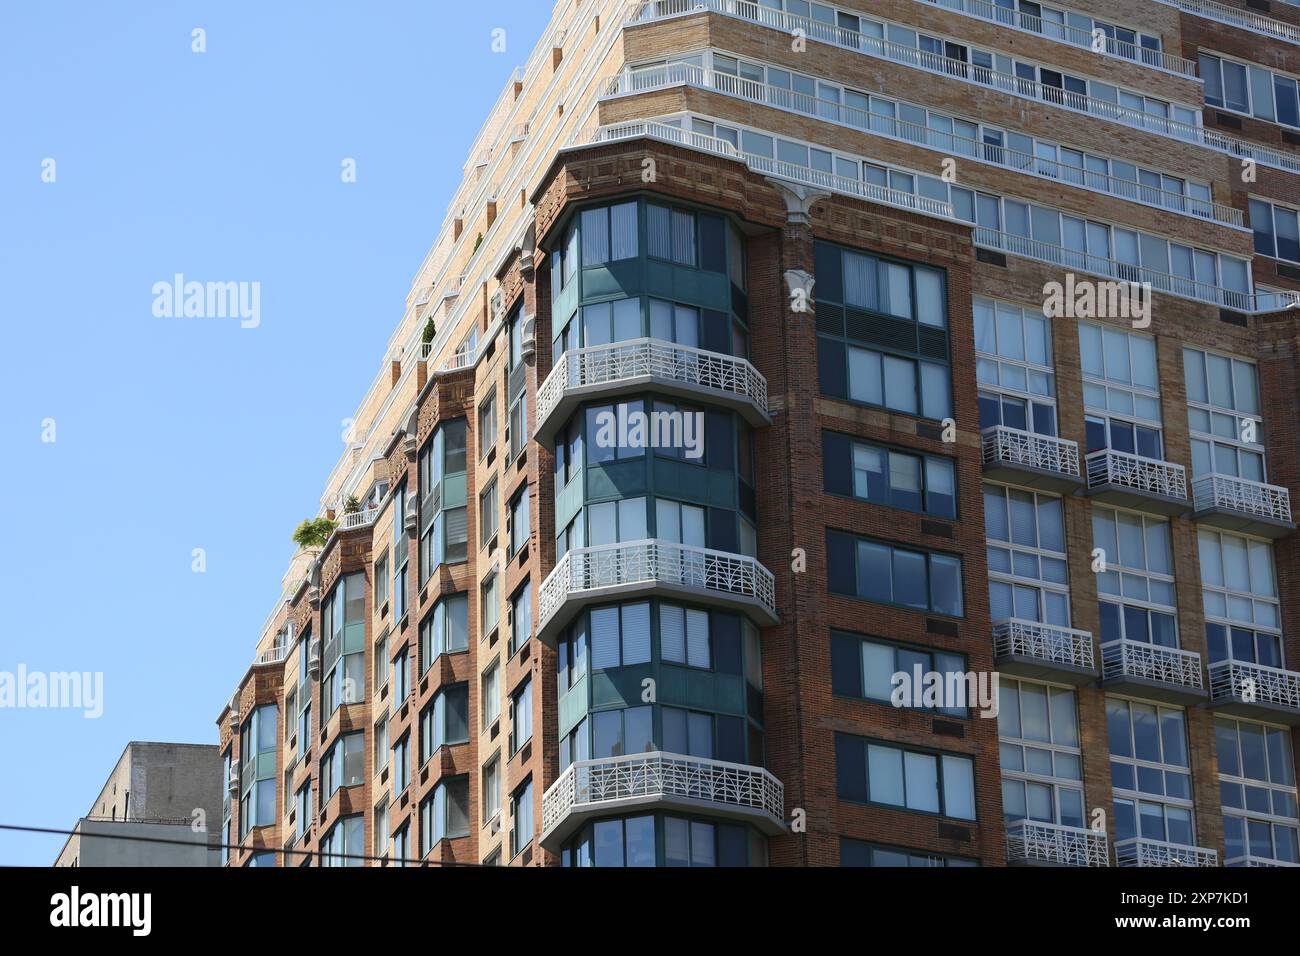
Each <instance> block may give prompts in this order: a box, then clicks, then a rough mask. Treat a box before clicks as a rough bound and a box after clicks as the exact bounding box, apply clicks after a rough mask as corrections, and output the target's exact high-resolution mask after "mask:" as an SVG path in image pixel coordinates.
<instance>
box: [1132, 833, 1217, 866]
mask: <svg viewBox="0 0 1300 956" xmlns="http://www.w3.org/2000/svg"><path fill="white" fill-rule="evenodd" d="M1115 863H1116V865H1118V866H1218V865H1219V854H1218V852H1217V851H1216V850H1207V849H1206V848H1204V847H1199V846H1184V845H1182V844H1181V843H1165V842H1164V841H1162V840H1146V839H1143V838H1142V837H1132V838H1130V839H1127V840H1119V841H1118V842H1116V844H1115Z"/></svg>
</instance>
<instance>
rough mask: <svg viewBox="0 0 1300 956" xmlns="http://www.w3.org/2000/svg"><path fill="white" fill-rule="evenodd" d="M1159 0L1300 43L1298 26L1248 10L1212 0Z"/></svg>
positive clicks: (1234, 24)
mask: <svg viewBox="0 0 1300 956" xmlns="http://www.w3.org/2000/svg"><path fill="white" fill-rule="evenodd" d="M1159 2H1160V3H1163V4H1167V5H1168V6H1171V7H1177V8H1178V9H1179V10H1183V11H1186V12H1187V13H1190V14H1193V15H1194V16H1198V17H1203V18H1204V19H1206V20H1214V21H1216V22H1217V23H1227V24H1229V25H1230V26H1234V27H1240V28H1241V29H1243V30H1251V31H1253V32H1255V33H1262V34H1264V36H1270V37H1276V38H1277V39H1279V40H1286V41H1288V42H1290V43H1300V27H1297V26H1293V25H1292V24H1290V23H1283V22H1282V21H1281V20H1274V19H1272V18H1271V17H1265V16H1261V15H1260V14H1258V13H1253V12H1251V11H1250V10H1240V9H1238V8H1237V7H1230V6H1228V5H1226V4H1223V3H1214V2H1213V0H1159Z"/></svg>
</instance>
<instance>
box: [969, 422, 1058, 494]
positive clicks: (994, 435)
mask: <svg viewBox="0 0 1300 956" xmlns="http://www.w3.org/2000/svg"><path fill="white" fill-rule="evenodd" d="M981 444H982V445H983V449H984V475H985V477H987V478H992V479H993V480H994V481H1012V482H1015V483H1016V484H1019V485H1025V486H1027V487H1030V488H1036V489H1040V490H1043V491H1055V492H1065V493H1067V494H1068V493H1069V492H1072V491H1075V490H1076V489H1078V488H1079V487H1081V486H1082V485H1083V479H1082V478H1081V477H1080V475H1079V445H1078V443H1077V442H1072V441H1070V440H1068V439H1065V438H1055V437H1053V436H1051V435H1037V434H1034V433H1033V432H1027V431H1021V430H1020V429H1018V428H1008V427H1007V426H1005V425H994V426H993V427H991V428H986V429H984V431H983V433H982V437H981Z"/></svg>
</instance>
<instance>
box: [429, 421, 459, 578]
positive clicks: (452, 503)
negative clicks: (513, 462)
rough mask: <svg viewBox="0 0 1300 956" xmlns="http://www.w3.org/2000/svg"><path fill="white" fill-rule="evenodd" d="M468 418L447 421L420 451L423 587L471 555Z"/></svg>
mask: <svg viewBox="0 0 1300 956" xmlns="http://www.w3.org/2000/svg"><path fill="white" fill-rule="evenodd" d="M467 440H468V437H467V427H466V423H465V419H463V418H462V419H457V420H456V421H450V422H445V423H444V424H442V425H440V426H439V427H438V430H437V431H435V432H434V434H433V438H432V439H431V440H430V441H429V442H428V443H426V444H425V446H424V450H423V451H422V452H421V453H420V586H421V587H423V586H424V584H425V582H426V581H428V580H429V578H430V576H431V575H432V574H433V572H434V569H436V568H437V567H438V566H439V565H442V564H457V563H459V562H461V561H465V560H466V559H467V558H468V551H469V548H468V534H469V525H468V513H467V509H466V505H465V494H466V468H467V464H466V442H467Z"/></svg>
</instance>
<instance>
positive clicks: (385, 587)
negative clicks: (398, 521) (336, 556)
mask: <svg viewBox="0 0 1300 956" xmlns="http://www.w3.org/2000/svg"><path fill="white" fill-rule="evenodd" d="M390 575H391V572H390V571H389V570H388V549H387V548H385V549H384V553H383V554H381V555H380V556H379V557H378V559H376V561H375V607H379V608H382V607H383V606H384V605H385V604H387V603H388V593H389V590H390V588H391V586H392V578H391V576H390ZM376 686H378V685H376Z"/></svg>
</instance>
